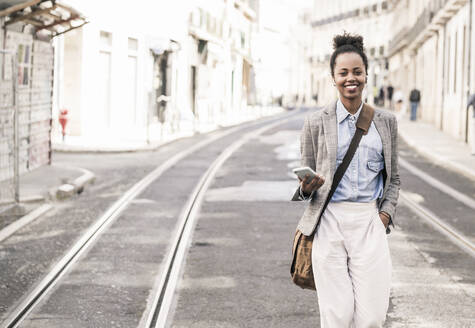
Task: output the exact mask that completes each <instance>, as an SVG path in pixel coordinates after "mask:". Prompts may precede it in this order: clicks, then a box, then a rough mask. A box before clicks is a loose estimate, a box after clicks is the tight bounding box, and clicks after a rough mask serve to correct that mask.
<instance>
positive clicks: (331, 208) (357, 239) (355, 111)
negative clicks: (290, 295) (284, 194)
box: [292, 32, 400, 328]
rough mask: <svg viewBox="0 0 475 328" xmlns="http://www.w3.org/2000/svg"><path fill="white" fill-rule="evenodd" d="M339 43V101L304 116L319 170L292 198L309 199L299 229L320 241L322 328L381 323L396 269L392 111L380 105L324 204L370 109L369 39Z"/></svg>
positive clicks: (312, 160) (317, 276)
mask: <svg viewBox="0 0 475 328" xmlns="http://www.w3.org/2000/svg"><path fill="white" fill-rule="evenodd" d="M333 48H334V51H333V54H332V56H331V58H330V72H331V76H332V78H333V85H334V86H335V87H336V89H337V90H338V99H336V100H335V101H334V102H332V103H331V104H329V105H328V106H326V107H325V108H324V109H322V110H319V111H315V112H313V113H311V114H310V115H308V116H307V117H306V118H305V122H304V126H303V129H302V133H301V139H300V141H301V147H300V149H301V156H302V158H301V165H302V166H304V167H306V166H308V167H310V168H312V169H313V170H314V171H315V172H316V173H317V175H316V177H314V178H310V176H309V175H307V176H305V178H304V179H303V180H300V185H299V188H298V189H297V190H296V192H295V194H294V196H293V198H292V200H295V201H297V200H300V201H302V200H303V201H308V202H309V203H308V205H307V207H306V209H305V211H304V214H303V216H302V218H301V219H300V221H299V223H298V226H297V229H298V230H299V231H300V232H301V233H302V234H303V235H305V236H310V238H313V239H312V240H313V243H312V247H311V264H312V270H313V277H314V281H315V286H316V290H317V296H318V304H319V309H320V323H321V327H322V328H349V327H353V328H370V327H371V328H374V327H382V325H383V323H384V321H385V318H386V313H387V310H388V305H389V292H390V281H391V270H392V266H391V258H390V253H389V247H388V241H387V233H389V231H390V230H389V225H390V224H392V221H393V220H394V215H395V210H396V203H397V199H398V195H399V185H400V180H399V174H398V164H397V163H398V151H397V121H396V118H395V116H394V114H392V113H391V112H388V111H385V110H379V109H375V110H374V116H373V119H372V121H371V124H370V125H369V129H368V130H367V132H366V134H364V135H363V137H362V138H361V140H360V143H359V146H358V148H357V149H356V152H355V154H354V156H353V158H352V160H351V162H350V164H349V166H348V168H347V169H346V171H345V172H344V175H343V177H342V179H341V181H340V183H339V184H338V185H337V187H336V190H335V192H334V193H333V196H332V197H331V198H330V200H329V203H328V204H327V206H326V208H325V209H324V205H325V201H326V199H327V196H328V195H329V194H330V189H331V186H332V182H333V175H334V173H335V171H336V169H337V167H338V165H339V164H340V163H342V161H343V158H344V156H345V154H346V153H347V150H348V148H349V144H350V141H351V140H352V138H353V135H354V134H355V130H356V124H355V122H357V120H358V118H359V115H360V114H361V113H362V108H363V107H364V106H365V108H368V106H367V105H366V104H364V103H363V99H362V95H363V89H364V88H365V86H366V83H367V74H368V73H367V72H368V58H367V56H366V53H365V51H364V47H363V37H362V36H360V35H351V34H348V33H346V32H345V33H344V34H342V35H336V36H335V37H334V39H333ZM365 113H367V111H366V112H365ZM323 209H324V210H323ZM312 236H313V237H312Z"/></svg>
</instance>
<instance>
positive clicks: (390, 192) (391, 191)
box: [380, 116, 401, 221]
mask: <svg viewBox="0 0 475 328" xmlns="http://www.w3.org/2000/svg"><path fill="white" fill-rule="evenodd" d="M390 127H391V131H390V132H391V176H390V177H389V179H390V180H389V186H388V189H387V191H386V196H385V198H384V201H383V203H382V204H381V207H380V211H384V212H386V213H388V214H389V215H390V216H391V221H392V220H393V219H394V216H395V214H396V204H397V200H398V198H399V189H400V185H401V180H400V179H399V167H398V157H399V152H398V142H397V139H398V134H397V133H398V132H397V120H396V117H394V116H393V117H392V120H391V121H390Z"/></svg>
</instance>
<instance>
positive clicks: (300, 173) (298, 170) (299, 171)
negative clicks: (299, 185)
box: [292, 166, 317, 180]
mask: <svg viewBox="0 0 475 328" xmlns="http://www.w3.org/2000/svg"><path fill="white" fill-rule="evenodd" d="M292 172H294V173H295V174H296V175H297V176H298V177H299V178H300V179H301V180H303V179H305V176H306V175H307V174H308V175H309V179H310V180H312V179H313V178H315V177H316V176H317V173H315V171H314V170H312V169H311V168H309V167H308V166H305V167H297V168H296V169H293V170H292Z"/></svg>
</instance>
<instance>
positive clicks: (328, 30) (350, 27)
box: [311, 0, 391, 105]
mask: <svg viewBox="0 0 475 328" xmlns="http://www.w3.org/2000/svg"><path fill="white" fill-rule="evenodd" d="M390 15H391V13H390V11H389V3H388V1H382V0H361V1H351V0H337V1H324V2H323V1H318V0H315V1H314V8H313V17H312V27H313V34H312V35H313V39H312V58H311V59H312V63H313V65H312V70H313V71H312V93H313V94H317V95H318V100H319V104H320V105H323V104H326V103H328V102H330V101H332V100H333V99H336V97H337V91H336V89H335V88H334V87H333V85H332V77H331V73H330V66H329V63H330V56H331V54H332V52H333V41H332V40H333V37H334V36H335V35H337V34H341V33H343V32H344V31H346V32H348V33H356V34H360V35H362V36H363V38H364V45H365V49H366V54H367V56H368V60H369V69H368V84H367V86H366V90H365V98H366V99H367V100H368V101H369V102H370V103H373V101H374V95H376V94H377V92H379V89H380V88H381V87H384V86H386V85H387V84H388V83H390V82H391V81H388V78H387V69H386V68H387V62H386V54H387V47H388V41H389V39H388V33H389V30H390V28H391V27H390V25H389V24H388V21H389V17H390Z"/></svg>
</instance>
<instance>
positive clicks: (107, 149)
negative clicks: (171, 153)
mask: <svg viewBox="0 0 475 328" xmlns="http://www.w3.org/2000/svg"><path fill="white" fill-rule="evenodd" d="M288 112H289V111H288V110H286V109H284V108H281V109H280V110H279V111H276V112H273V113H271V114H263V115H261V116H258V117H252V118H249V119H246V120H243V121H239V122H234V123H232V124H224V125H215V126H213V127H212V128H209V129H207V128H204V129H203V130H199V131H187V132H181V133H177V134H176V135H173V136H171V137H170V138H168V139H165V140H161V141H157V140H155V141H152V142H151V143H150V144H141V145H135V146H126V147H122V146H114V145H110V146H105V145H104V146H100V145H96V146H84V145H65V144H62V143H57V142H53V144H52V147H53V150H54V151H57V152H62V153H132V152H142V151H155V150H157V149H159V148H161V147H163V146H165V145H167V144H170V143H172V142H174V141H177V140H181V139H185V138H189V137H192V136H194V135H195V134H206V133H212V132H216V131H219V130H220V129H222V128H232V127H235V126H238V125H240V124H245V123H249V122H252V121H257V120H261V119H266V118H269V117H274V116H278V115H282V114H285V113H288Z"/></svg>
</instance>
